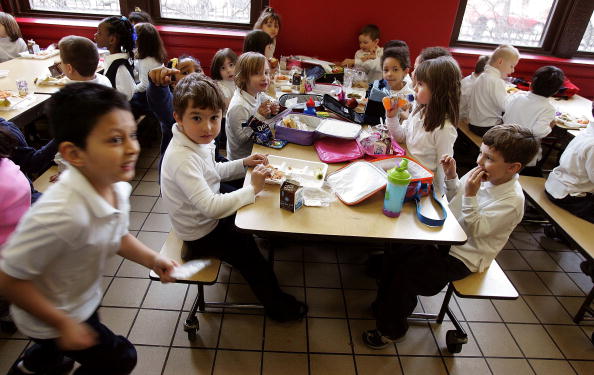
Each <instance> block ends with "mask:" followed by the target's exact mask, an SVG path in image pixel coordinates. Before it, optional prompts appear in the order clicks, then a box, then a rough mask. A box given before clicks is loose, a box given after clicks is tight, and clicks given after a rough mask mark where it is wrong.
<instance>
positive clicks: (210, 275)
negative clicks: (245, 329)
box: [149, 230, 262, 341]
mask: <svg viewBox="0 0 594 375" xmlns="http://www.w3.org/2000/svg"><path fill="white" fill-rule="evenodd" d="M185 248H186V245H185V243H184V241H182V240H180V239H179V238H178V237H177V236H176V235H175V232H174V231H173V230H172V231H171V232H169V235H168V236H167V239H166V240H165V243H164V244H163V246H162V247H161V251H160V254H161V255H163V256H166V257H168V258H170V259H172V260H174V261H176V262H177V263H178V264H183V263H184V261H183V260H182V257H181V255H182V252H183V251H184V250H185ZM204 259H208V260H210V264H209V265H208V266H206V267H205V268H203V269H201V270H200V271H198V272H196V273H195V274H193V275H192V276H190V277H188V278H186V279H183V280H182V279H178V280H177V281H176V283H182V284H196V285H197V286H198V295H197V296H196V299H195V300H194V303H193V304H192V309H191V310H190V312H189V314H188V317H187V318H186V320H185V322H184V331H185V332H187V334H188V339H189V340H190V341H194V340H196V334H197V332H198V330H199V329H200V323H199V321H198V317H197V315H196V314H197V312H198V311H200V312H204V311H205V310H206V307H213V308H225V307H227V308H244V309H261V308H262V306H260V305H255V304H242V303H228V302H206V301H205V300H204V285H213V284H215V283H216V282H217V279H218V277H219V271H220V269H221V260H220V259H217V258H214V257H205V258H204ZM149 277H150V278H151V280H160V278H159V276H158V275H157V274H156V273H155V272H154V271H151V272H150V274H149Z"/></svg>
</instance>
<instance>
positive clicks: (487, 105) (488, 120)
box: [468, 65, 507, 127]
mask: <svg viewBox="0 0 594 375" xmlns="http://www.w3.org/2000/svg"><path fill="white" fill-rule="evenodd" d="M506 98H507V92H506V91H505V81H504V80H503V79H501V72H499V70H498V69H497V68H494V67H492V66H491V65H487V66H485V71H484V72H483V73H481V75H480V76H479V77H478V78H477V79H476V82H475V83H474V85H473V87H472V92H471V94H470V101H469V102H470V107H469V109H468V120H469V122H470V123H471V124H472V125H475V126H480V127H492V126H495V125H499V124H501V123H502V122H503V119H502V115H503V111H504V109H505V100H506Z"/></svg>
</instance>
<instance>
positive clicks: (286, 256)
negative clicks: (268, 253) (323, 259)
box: [274, 243, 303, 262]
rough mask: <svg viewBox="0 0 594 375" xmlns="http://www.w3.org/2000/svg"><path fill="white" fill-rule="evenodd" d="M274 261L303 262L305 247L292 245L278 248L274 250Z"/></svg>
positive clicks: (288, 244)
mask: <svg viewBox="0 0 594 375" xmlns="http://www.w3.org/2000/svg"><path fill="white" fill-rule="evenodd" d="M274 260H286V261H296V262H301V261H303V246H302V245H301V244H292V243H287V244H283V245H281V246H276V247H275V249H274Z"/></svg>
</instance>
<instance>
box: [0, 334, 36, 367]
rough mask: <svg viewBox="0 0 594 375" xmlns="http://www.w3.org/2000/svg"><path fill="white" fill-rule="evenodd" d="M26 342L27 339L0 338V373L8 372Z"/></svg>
mask: <svg viewBox="0 0 594 375" xmlns="http://www.w3.org/2000/svg"><path fill="white" fill-rule="evenodd" d="M28 342H29V341H28V340H0V354H1V355H0V373H2V374H5V373H6V372H8V370H9V369H10V366H12V364H13V363H14V361H16V360H17V358H18V357H19V355H20V354H21V352H22V351H23V350H24V349H25V347H26V346H27V343H28Z"/></svg>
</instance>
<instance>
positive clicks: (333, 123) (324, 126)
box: [316, 119, 361, 139]
mask: <svg viewBox="0 0 594 375" xmlns="http://www.w3.org/2000/svg"><path fill="white" fill-rule="evenodd" d="M316 131H317V132H318V133H321V134H323V135H327V136H331V137H336V138H343V139H355V138H357V137H358V136H359V133H361V125H358V124H353V123H352V122H346V121H341V120H335V119H326V120H324V121H322V122H321V123H320V126H318V128H317V129H316Z"/></svg>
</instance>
